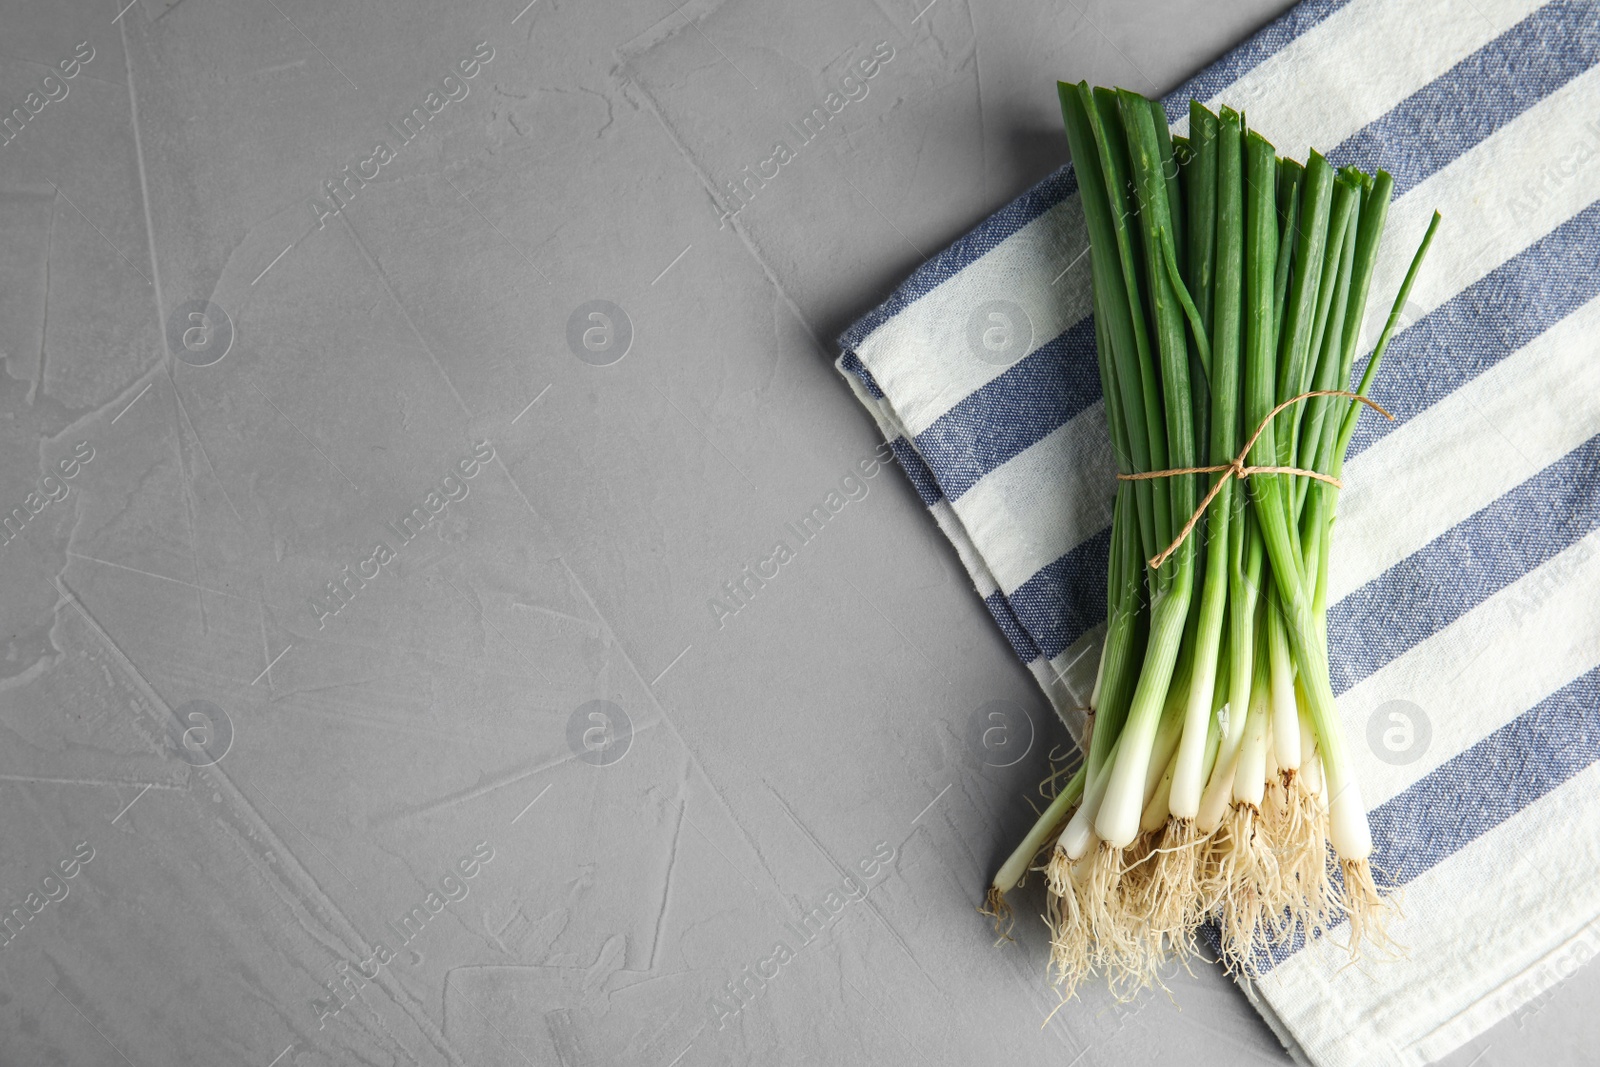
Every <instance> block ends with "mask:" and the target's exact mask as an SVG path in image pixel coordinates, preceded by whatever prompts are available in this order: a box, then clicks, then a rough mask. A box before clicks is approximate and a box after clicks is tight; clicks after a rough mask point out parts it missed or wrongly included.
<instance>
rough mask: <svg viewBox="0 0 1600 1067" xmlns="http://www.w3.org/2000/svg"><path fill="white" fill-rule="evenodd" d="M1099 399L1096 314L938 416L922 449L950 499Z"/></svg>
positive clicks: (922, 437)
mask: <svg viewBox="0 0 1600 1067" xmlns="http://www.w3.org/2000/svg"><path fill="white" fill-rule="evenodd" d="M1099 399H1100V369H1099V363H1098V362H1097V361H1096V356H1095V348H1094V319H1093V318H1086V319H1082V320H1080V321H1079V322H1078V323H1077V324H1076V325H1075V326H1072V327H1071V328H1070V329H1068V330H1067V331H1066V332H1065V333H1063V334H1061V335H1060V336H1059V337H1056V338H1055V339H1054V340H1052V341H1049V342H1047V343H1046V344H1044V345H1043V346H1041V347H1039V348H1037V349H1035V350H1034V351H1033V352H1031V353H1029V354H1028V355H1027V356H1026V357H1024V358H1023V359H1021V360H1019V361H1017V363H1016V364H1015V365H1013V366H1012V367H1010V368H1009V369H1007V370H1006V372H1005V373H1004V374H1002V375H1000V376H999V377H998V378H995V379H994V380H993V381H991V382H989V383H988V384H987V385H985V386H983V387H982V388H981V389H979V390H978V391H977V392H975V393H973V394H972V395H971V396H969V397H967V398H966V399H965V400H963V401H961V403H959V404H957V405H956V406H955V407H953V408H951V409H950V410H949V411H947V412H945V413H944V414H943V415H941V416H939V418H938V419H937V420H936V421H935V422H934V424H933V425H932V426H930V427H928V428H927V429H926V430H923V431H922V432H921V433H920V434H918V435H917V451H919V452H921V453H922V457H923V459H925V460H926V461H927V463H928V466H929V467H930V468H932V470H933V473H934V476H935V477H937V478H938V479H939V487H940V488H941V489H943V490H944V495H945V497H946V498H947V499H950V500H958V499H960V497H961V495H962V494H963V493H965V492H966V491H967V490H968V489H971V488H972V487H973V486H974V485H976V484H977V483H978V481H979V480H981V479H982V478H983V476H984V475H986V474H988V473H989V472H990V471H992V470H994V469H995V468H996V467H998V466H1000V464H1002V463H1004V462H1006V460H1008V459H1011V458H1012V457H1013V456H1015V455H1017V454H1018V453H1020V452H1022V451H1023V450H1024V449H1026V448H1028V447H1029V446H1031V445H1033V444H1035V443H1037V442H1039V441H1042V440H1044V438H1046V437H1048V436H1049V435H1050V434H1052V433H1054V432H1055V431H1056V430H1058V429H1059V428H1061V427H1062V426H1065V425H1066V424H1067V422H1068V421H1069V420H1070V419H1071V418H1072V417H1073V416H1075V415H1077V414H1078V413H1079V412H1081V411H1082V410H1083V409H1084V408H1086V407H1088V406H1089V405H1091V404H1093V403H1095V402H1096V401H1097V400H1099Z"/></svg>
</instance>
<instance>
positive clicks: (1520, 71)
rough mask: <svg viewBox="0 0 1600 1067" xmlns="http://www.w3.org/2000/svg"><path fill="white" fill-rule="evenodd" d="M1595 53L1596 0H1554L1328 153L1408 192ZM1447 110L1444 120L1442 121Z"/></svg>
mask: <svg viewBox="0 0 1600 1067" xmlns="http://www.w3.org/2000/svg"><path fill="white" fill-rule="evenodd" d="M1597 59H1600V16H1597V15H1596V9H1595V4H1594V0H1555V2H1554V3H1551V4H1549V5H1547V6H1545V7H1542V8H1540V9H1539V10H1538V11H1535V12H1534V13H1533V14H1531V15H1529V16H1528V17H1527V18H1525V19H1523V20H1522V21H1521V22H1519V23H1517V24H1516V25H1515V26H1513V27H1511V29H1509V30H1507V31H1506V32H1505V33H1503V34H1501V35H1500V36H1499V37H1497V38H1495V39H1494V40H1493V41H1491V42H1489V43H1488V44H1486V45H1484V46H1483V47H1482V48H1480V49H1478V51H1476V52H1474V53H1473V54H1472V55H1470V56H1468V57H1467V58H1466V59H1463V60H1462V61H1461V62H1460V63H1457V64H1456V65H1455V66H1454V67H1452V68H1450V70H1449V71H1448V72H1446V73H1445V74H1443V75H1441V76H1440V77H1438V78H1436V79H1435V80H1434V81H1433V82H1431V83H1430V84H1428V85H1426V86H1424V87H1423V88H1422V89H1419V90H1418V91H1417V92H1415V93H1413V94H1412V95H1411V96H1410V97H1408V98H1407V99H1406V100H1404V101H1402V102H1401V103H1400V105H1399V106H1398V107H1396V108H1395V109H1394V110H1392V111H1390V112H1389V113H1388V114H1387V115H1385V116H1383V117H1382V118H1381V119H1378V120H1376V121H1374V122H1372V123H1371V124H1369V125H1368V126H1367V127H1366V129H1364V130H1362V131H1361V132H1359V133H1357V134H1355V135H1354V136H1352V137H1350V138H1349V139H1348V140H1347V141H1345V142H1344V143H1343V144H1341V145H1340V146H1339V147H1338V148H1336V149H1334V150H1333V151H1332V152H1330V153H1328V159H1329V161H1330V162H1332V163H1334V164H1335V165H1337V166H1344V165H1345V164H1354V165H1356V166H1358V167H1360V168H1361V169H1362V170H1366V171H1375V170H1377V169H1378V168H1379V167H1383V168H1385V169H1386V170H1388V171H1389V173H1391V174H1393V175H1394V192H1395V195H1396V196H1401V195H1403V194H1405V193H1406V192H1407V191H1408V190H1410V189H1412V188H1414V187H1415V186H1416V185H1417V184H1418V183H1419V182H1421V181H1422V180H1423V179H1425V178H1427V177H1428V176H1430V175H1432V174H1434V173H1436V172H1437V171H1439V170H1441V169H1443V168H1444V167H1445V166H1446V165H1447V164H1448V163H1450V161H1451V160H1453V159H1455V158H1456V157H1458V156H1460V155H1461V154H1462V153H1463V152H1465V151H1467V150H1468V149H1469V148H1471V147H1473V146H1474V145H1476V144H1479V143H1480V142H1482V141H1483V140H1484V139H1485V138H1486V137H1488V136H1489V135H1490V134H1492V133H1494V132H1495V131H1496V130H1498V129H1500V128H1501V127H1502V126H1504V125H1505V124H1506V123H1508V122H1510V121H1511V120H1512V119H1514V118H1516V117H1517V116H1518V115H1520V114H1522V113H1523V112H1524V111H1526V110H1527V109H1528V108H1530V107H1532V106H1533V105H1534V104H1537V103H1538V102H1539V101H1540V100H1543V99H1544V98H1545V97H1547V96H1549V95H1550V94H1551V93H1553V92H1555V91H1556V90H1557V89H1559V88H1561V86H1563V85H1565V84H1566V83H1567V82H1569V81H1571V80H1572V79H1573V78H1575V77H1577V76H1578V75H1579V74H1582V73H1583V72H1584V71H1586V70H1588V69H1589V68H1590V67H1592V66H1594V64H1595V61H1596V60H1597ZM1441 117H1444V119H1445V121H1441Z"/></svg>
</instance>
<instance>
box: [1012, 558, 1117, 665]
mask: <svg viewBox="0 0 1600 1067" xmlns="http://www.w3.org/2000/svg"><path fill="white" fill-rule="evenodd" d="M1110 558H1111V527H1109V526H1107V527H1106V528H1105V529H1104V530H1101V531H1100V532H1099V533H1097V534H1095V535H1094V536H1093V537H1091V538H1089V539H1088V540H1087V541H1084V542H1082V543H1080V544H1078V545H1077V546H1076V547H1074V548H1073V549H1072V550H1071V551H1069V552H1067V554H1066V555H1064V556H1062V557H1061V558H1060V559H1058V560H1056V561H1055V562H1054V563H1051V564H1049V565H1047V566H1046V567H1045V568H1044V569H1043V570H1041V571H1039V573H1038V574H1035V575H1034V576H1033V577H1032V578H1029V579H1028V580H1027V581H1026V582H1023V583H1022V585H1020V586H1018V587H1017V588H1016V589H1015V590H1013V591H1012V593H1011V597H1010V600H1011V609H1012V610H1013V611H1014V612H1016V615H1017V621H1018V622H1020V623H1022V625H1023V628H1024V629H1026V630H1027V631H1028V633H1029V634H1031V635H1032V636H1033V640H1034V643H1035V644H1037V645H1038V646H1039V652H1040V654H1041V655H1043V656H1044V657H1045V659H1055V658H1056V657H1057V656H1059V655H1061V653H1063V652H1065V651H1066V650H1067V649H1068V648H1070V647H1072V643H1073V642H1074V641H1076V640H1077V639H1078V638H1080V637H1082V636H1083V635H1084V634H1086V633H1088V632H1089V630H1091V629H1093V628H1094V627H1095V626H1098V625H1099V624H1100V623H1102V622H1104V621H1105V618H1106V567H1107V565H1108V563H1109V561H1110Z"/></svg>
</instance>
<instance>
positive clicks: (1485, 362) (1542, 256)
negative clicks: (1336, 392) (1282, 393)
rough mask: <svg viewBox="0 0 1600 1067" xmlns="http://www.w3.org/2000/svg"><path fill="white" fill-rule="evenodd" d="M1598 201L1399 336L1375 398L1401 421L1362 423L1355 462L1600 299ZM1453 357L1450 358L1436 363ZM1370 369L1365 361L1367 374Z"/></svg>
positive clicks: (1355, 443)
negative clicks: (1444, 355)
mask: <svg viewBox="0 0 1600 1067" xmlns="http://www.w3.org/2000/svg"><path fill="white" fill-rule="evenodd" d="M1597 263H1600V201H1596V202H1595V203H1593V204H1590V205H1589V206H1588V207H1587V208H1585V209H1584V210H1583V211H1580V212H1579V213H1578V214H1576V215H1574V216H1573V217H1572V218H1570V219H1568V220H1567V221H1566V222H1564V223H1562V224H1561V225H1560V226H1558V227H1556V228H1555V229H1554V230H1552V231H1551V232H1550V233H1549V234H1547V235H1546V236H1544V237H1542V238H1540V239H1539V240H1538V241H1537V242H1535V243H1534V244H1532V245H1530V246H1529V247H1528V248H1527V249H1525V250H1524V251H1523V252H1521V253H1519V254H1518V255H1517V256H1516V257H1514V258H1512V259H1509V260H1507V261H1506V262H1505V263H1503V264H1501V265H1500V266H1499V267H1497V268H1496V269H1495V270H1493V271H1491V272H1490V273H1489V274H1486V275H1485V276H1484V277H1482V278H1480V279H1479V280H1478V281H1477V282H1475V283H1473V284H1472V285H1471V286H1469V287H1468V288H1467V289H1465V290H1463V291H1462V292H1460V293H1458V294H1456V295H1455V296H1454V297H1452V298H1451V299H1450V300H1448V301H1446V302H1445V303H1443V304H1441V305H1439V307H1437V308H1435V309H1434V310H1433V311H1432V312H1431V313H1430V314H1428V315H1426V316H1424V317H1423V318H1422V319H1421V320H1419V321H1418V322H1416V323H1415V324H1414V325H1412V326H1411V327H1410V328H1409V329H1407V330H1406V331H1404V332H1403V333H1400V334H1398V335H1396V337H1395V339H1394V341H1393V342H1392V343H1391V344H1390V346H1389V353H1388V354H1387V355H1386V356H1385V357H1384V361H1383V368H1382V372H1381V373H1380V374H1379V375H1378V381H1377V384H1376V385H1375V386H1374V387H1373V396H1374V397H1375V398H1376V399H1377V401H1378V402H1379V403H1380V404H1382V405H1383V406H1384V407H1385V408H1387V409H1388V410H1389V411H1390V413H1391V414H1393V415H1394V417H1395V421H1394V422H1389V421H1388V420H1386V419H1382V418H1378V417H1376V416H1370V417H1369V416H1363V417H1362V419H1361V421H1360V423H1358V424H1357V426H1356V433H1355V436H1354V437H1353V438H1351V441H1350V454H1351V455H1356V454H1357V453H1359V452H1361V451H1362V450H1364V449H1366V448H1367V447H1369V446H1370V445H1372V444H1374V443H1375V442H1376V441H1378V440H1379V439H1380V438H1382V437H1383V436H1385V435H1386V434H1388V433H1390V432H1391V431H1393V430H1394V429H1395V428H1396V427H1397V426H1399V425H1400V424H1401V423H1404V422H1406V421H1407V420H1409V419H1411V418H1414V417H1415V416H1417V415H1419V414H1421V413H1422V412H1423V411H1425V410H1427V409H1428V408H1429V407H1431V406H1433V405H1434V404H1436V403H1438V402H1439V401H1441V400H1443V399H1444V398H1445V397H1447V396H1449V395H1450V394H1451V393H1453V392H1455V390H1457V389H1458V388H1460V387H1461V386H1462V385H1463V384H1465V383H1466V382H1469V381H1471V380H1472V379H1473V378H1476V377H1477V376H1478V375H1480V374H1482V373H1483V372H1484V371H1486V370H1489V369H1490V368H1491V367H1493V366H1495V365H1496V364H1498V363H1499V362H1500V361H1501V360H1503V359H1505V358H1506V357H1507V356H1509V355H1511V354H1513V353H1514V352H1516V351H1518V350H1519V349H1521V348H1522V347H1523V346H1524V345H1526V344H1528V342H1530V341H1532V340H1533V339H1534V338H1536V337H1538V336H1539V335H1540V334H1542V333H1544V332H1545V331H1546V330H1548V329H1549V328H1550V327H1552V326H1554V325H1555V324H1556V323H1558V322H1560V321H1561V320H1562V319H1564V318H1566V317H1567V316H1568V315H1570V314H1571V313H1572V312H1574V311H1576V310H1577V309H1578V308H1580V307H1582V306H1583V305H1584V304H1587V303H1588V302H1589V301H1590V300H1592V299H1594V297H1595V295H1596V294H1597V293H1600V269H1596V264H1597ZM1440 352H1448V353H1449V354H1450V358H1449V359H1447V360H1442V359H1438V358H1435V354H1436V353H1440ZM1365 365H1366V361H1365V360H1363V361H1362V364H1361V368H1358V372H1357V373H1358V375H1359V371H1360V369H1362V368H1364V367H1365Z"/></svg>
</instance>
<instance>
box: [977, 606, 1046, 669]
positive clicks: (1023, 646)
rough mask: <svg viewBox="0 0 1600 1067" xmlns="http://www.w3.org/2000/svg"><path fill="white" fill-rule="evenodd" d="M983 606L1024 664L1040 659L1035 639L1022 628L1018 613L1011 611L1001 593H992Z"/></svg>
mask: <svg viewBox="0 0 1600 1067" xmlns="http://www.w3.org/2000/svg"><path fill="white" fill-rule="evenodd" d="M983 606H984V607H986V608H988V609H989V614H990V615H993V616H994V621H995V622H996V624H998V625H999V627H1000V632H1001V633H1003V634H1005V636H1006V640H1007V641H1010V642H1011V651H1013V652H1015V653H1016V654H1017V658H1018V659H1020V660H1021V661H1022V662H1024V663H1032V662H1033V661H1034V660H1036V659H1038V658H1039V646H1038V645H1036V644H1034V643H1033V638H1031V637H1029V636H1028V631H1027V630H1024V629H1023V628H1022V623H1021V622H1019V621H1018V620H1017V615H1016V612H1014V611H1012V610H1011V605H1010V604H1009V603H1008V602H1007V601H1006V598H1005V597H1004V596H1003V595H1002V594H1000V593H990V594H989V595H988V596H986V597H984V598H983Z"/></svg>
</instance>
